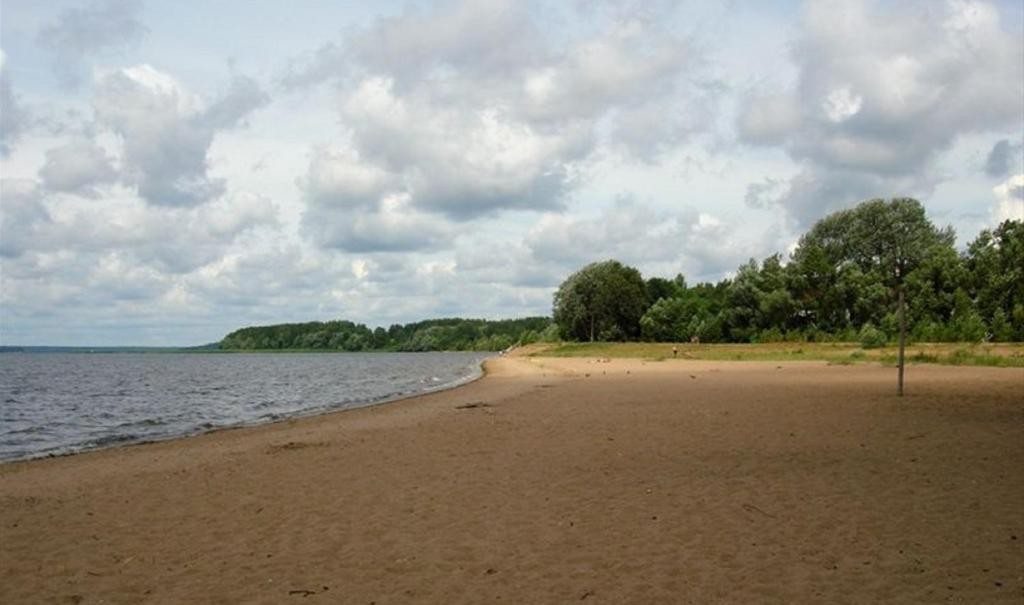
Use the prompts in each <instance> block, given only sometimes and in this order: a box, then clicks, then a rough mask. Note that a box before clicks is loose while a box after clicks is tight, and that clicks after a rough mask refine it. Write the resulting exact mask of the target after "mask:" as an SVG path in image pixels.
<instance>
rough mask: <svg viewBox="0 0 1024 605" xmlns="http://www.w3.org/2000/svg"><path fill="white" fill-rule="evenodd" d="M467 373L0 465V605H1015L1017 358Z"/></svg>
mask: <svg viewBox="0 0 1024 605" xmlns="http://www.w3.org/2000/svg"><path fill="white" fill-rule="evenodd" d="M488 370H489V374H488V376H487V377H485V378H484V379H482V380H480V381H477V382H475V383H472V384H470V385H466V386H463V387H460V388H458V389H455V390H452V391H446V392H442V393H435V394H431V395H427V396H424V397H419V398H415V399H410V400H406V401H401V402H397V403H391V404H386V405H381V406H377V407H373V408H366V409H362V410H354V411H347V412H341V413H334V414H328V415H324V416H319V417H315V418H304V419H299V420H293V421H288V422H283V423H279V424H275V425H269V426H263V427H254V428H248V429H238V430H230V431H222V432H217V433H212V434H208V435H204V436H200V437H194V438H188V439H180V440H175V441H170V442H164V443H156V444H148V445H141V446H132V447H122V448H117V449H110V450H104V451H99V452H92V453H87V454H80V455H76V456H70V457H65V458H57V459H47V460H38V461H32V462H19V463H9V464H3V465H0V602H2V603H36V602H40V603H101V602H102V603H186V602H188V603H241V602H245V603H292V602H294V603H299V602H303V603H315V602H318V603H363V604H368V603H376V604H386V603H412V602H415V603H487V602H498V603H501V602H504V603H510V602H511V603H574V602H586V603H708V602H735V603H749V602H780V603H781V602H788V603H794V602H801V603H804V602H821V603H862V602H921V603H935V602H946V601H950V602H964V603H982V602H984V603H997V602H1006V603H1020V602H1022V601H1024V370H1021V369H998V368H961V367H957V368H950V367H938V366H913V367H911V368H909V369H908V373H907V390H908V396H907V397H904V398H903V399H899V398H897V397H895V396H894V391H895V371H894V370H893V369H891V368H883V367H880V366H876V365H856V366H827V365H825V364H822V363H782V364H777V363H743V362H694V361H682V360H680V361H675V360H669V361H664V362H643V361H639V360H614V361H610V362H601V361H599V360H586V359H570V360H555V359H529V358H507V359H501V360H497V361H495V362H490V365H489V368H488Z"/></svg>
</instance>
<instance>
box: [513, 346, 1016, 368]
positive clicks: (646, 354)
mask: <svg viewBox="0 0 1024 605" xmlns="http://www.w3.org/2000/svg"><path fill="white" fill-rule="evenodd" d="M673 347H675V348H676V351H677V353H676V354H675V357H676V358H678V359H702V360H708V361H826V362H828V363H832V364H838V365H849V364H852V363H865V362H867V363H871V362H874V363H882V364H886V365H895V364H896V358H897V349H896V347H891V346H890V347H883V348H878V349H867V350H865V349H864V348H862V347H861V346H860V344H859V343H836V342H831V343H764V344H691V343H651V342H594V343H562V344H553V345H550V346H547V347H544V348H540V349H538V350H537V351H534V352H533V353H531V355H537V356H543V357H607V358H628V359H646V360H648V361H663V360H666V359H672V358H673V353H672V349H673ZM906 358H907V362H908V363H933V364H943V365H972V366H995V367H1016V368H1020V367H1024V344H1019V343H1017V344H1007V343H1000V344H978V345H972V344H964V343H917V344H914V345H911V346H909V347H908V348H907V353H906Z"/></svg>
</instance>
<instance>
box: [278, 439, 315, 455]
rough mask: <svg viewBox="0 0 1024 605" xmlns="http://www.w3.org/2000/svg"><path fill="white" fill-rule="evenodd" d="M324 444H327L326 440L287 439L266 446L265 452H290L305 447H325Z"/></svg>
mask: <svg viewBox="0 0 1024 605" xmlns="http://www.w3.org/2000/svg"><path fill="white" fill-rule="evenodd" d="M326 446H327V442H326V441H317V442H309V441H288V442H286V443H278V444H275V445H271V446H270V447H268V448H267V453H268V454H276V453H279V452H291V451H295V450H302V449H306V448H307V447H326Z"/></svg>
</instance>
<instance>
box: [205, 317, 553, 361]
mask: <svg viewBox="0 0 1024 605" xmlns="http://www.w3.org/2000/svg"><path fill="white" fill-rule="evenodd" d="M554 338H555V329H554V328H553V326H552V324H551V320H550V319H549V318H547V317H527V318H523V319H505V320H498V321H489V320H483V319H458V318H450V319H430V320H426V321H419V322H415V323H410V324H405V325H402V324H394V325H392V326H391V327H389V328H386V329H385V328H383V327H378V328H375V329H371V328H369V327H367V326H366V325H364V324H359V323H353V322H351V321H345V320H337V321H325V322H320V321H311V322H305V323H291V324H278V325H272V326H253V327H248V328H241V329H239V330H235V331H234V332H231V333H230V334H228V335H227V336H225V337H224V338H223V339H222V340H221V341H220V347H219V348H220V349H222V350H316V351H349V352H360V351H501V350H504V349H507V348H508V347H510V346H512V345H514V344H518V343H523V342H535V341H538V340H542V339H549V340H550V339H554Z"/></svg>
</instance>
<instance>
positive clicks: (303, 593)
mask: <svg viewBox="0 0 1024 605" xmlns="http://www.w3.org/2000/svg"><path fill="white" fill-rule="evenodd" d="M288 594H289V595H290V596H302V597H308V596H311V595H315V594H316V591H315V590H306V589H305V588H299V589H296V590H289V591H288Z"/></svg>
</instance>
